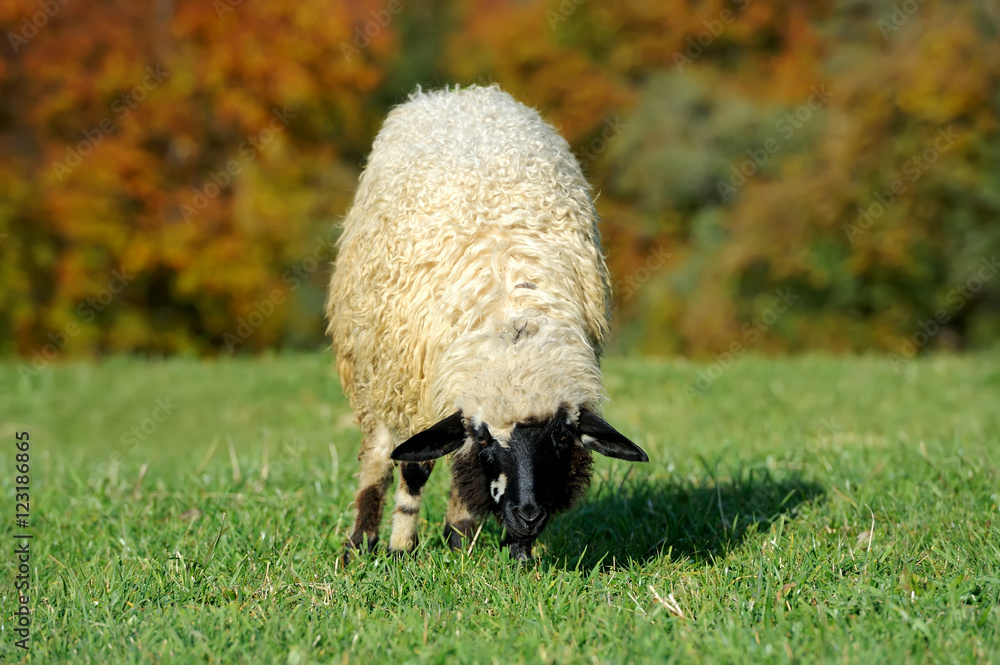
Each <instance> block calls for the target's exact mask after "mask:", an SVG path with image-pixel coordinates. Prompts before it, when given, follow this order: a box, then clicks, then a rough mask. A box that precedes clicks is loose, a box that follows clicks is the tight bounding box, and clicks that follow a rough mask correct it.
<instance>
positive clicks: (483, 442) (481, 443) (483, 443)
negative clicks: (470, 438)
mask: <svg viewBox="0 0 1000 665" xmlns="http://www.w3.org/2000/svg"><path fill="white" fill-rule="evenodd" d="M487 443H489V441H487V440H486V439H479V446H480V447H483V446H485V445H486V444H487Z"/></svg>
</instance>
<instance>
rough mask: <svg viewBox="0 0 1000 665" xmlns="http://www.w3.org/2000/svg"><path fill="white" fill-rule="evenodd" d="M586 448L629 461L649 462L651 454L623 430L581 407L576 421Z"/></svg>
mask: <svg viewBox="0 0 1000 665" xmlns="http://www.w3.org/2000/svg"><path fill="white" fill-rule="evenodd" d="M576 429H577V431H578V432H579V433H580V440H581V442H582V443H583V447H584V448H589V449H590V450H593V451H594V452H595V453H600V454H602V455H606V456H607V457H617V458H618V459H623V460H627V461H629V462H648V461H649V456H647V455H646V453H645V452H643V450H642V448H640V447H639V446H637V445H635V444H634V443H632V442H631V441H629V440H628V439H627V438H626V437H625V436H624V435H623V434H622V433H621V432H619V431H618V430H616V429H615V428H614V427H612V426H611V425H609V424H608V423H607V422H606V421H605V420H604V418H601V417H600V416H598V415H596V414H594V413H592V412H591V411H589V410H587V409H580V420H579V421H577V423H576Z"/></svg>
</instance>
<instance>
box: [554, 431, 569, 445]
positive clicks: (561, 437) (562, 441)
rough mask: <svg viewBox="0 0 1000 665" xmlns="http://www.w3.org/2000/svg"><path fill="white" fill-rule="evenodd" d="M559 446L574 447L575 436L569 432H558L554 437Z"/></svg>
mask: <svg viewBox="0 0 1000 665" xmlns="http://www.w3.org/2000/svg"><path fill="white" fill-rule="evenodd" d="M552 438H553V440H554V441H555V443H556V445H557V446H572V445H573V435H572V434H570V433H569V432H565V431H563V432H557V433H556V434H555V435H554V436H553V437H552Z"/></svg>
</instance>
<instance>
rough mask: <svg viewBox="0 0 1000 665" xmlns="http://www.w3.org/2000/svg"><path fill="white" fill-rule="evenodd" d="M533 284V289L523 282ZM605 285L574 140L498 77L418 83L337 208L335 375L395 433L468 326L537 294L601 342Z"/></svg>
mask: <svg viewBox="0 0 1000 665" xmlns="http://www.w3.org/2000/svg"><path fill="white" fill-rule="evenodd" d="M531 287H534V288H531ZM609 295H610V294H609V286H608V276H607V270H606V268H605V265H604V261H603V258H602V256H601V251H600V245H599V236H598V231H597V216H596V213H595V211H594V207H593V203H592V201H591V197H590V191H589V186H588V185H587V183H586V180H585V179H584V178H583V175H582V173H581V171H580V168H579V165H578V163H577V161H576V159H575V158H574V157H573V155H572V153H571V152H570V150H569V146H568V145H567V144H566V142H565V141H564V140H563V139H562V137H560V136H559V135H558V134H557V133H556V132H555V131H554V130H553V129H552V128H551V127H549V126H548V125H547V124H545V123H544V121H542V119H541V118H540V116H539V115H538V113H537V112H535V111H534V110H532V109H529V108H527V107H525V106H523V105H522V104H519V103H518V102H516V101H515V100H514V99H513V98H512V97H510V96H509V95H507V94H506V93H503V92H501V91H500V90H499V89H497V88H471V89H468V90H462V91H438V92H433V93H417V94H415V95H413V96H412V97H411V99H410V101H408V102H407V103H405V104H403V105H401V106H399V107H397V108H395V109H394V110H393V111H392V112H391V113H390V114H389V116H388V117H387V119H386V122H385V125H384V126H383V128H382V130H381V131H380V132H379V134H378V136H377V137H376V139H375V142H374V144H373V147H372V152H371V155H370V156H369V159H368V163H367V165H366V167H365V171H364V173H363V175H362V177H361V182H360V185H359V189H358V192H357V194H356V196H355V200H354V204H353V206H352V208H351V210H350V212H349V213H348V215H347V218H346V220H345V222H344V230H343V234H342V236H341V241H340V248H339V254H338V258H337V266H336V269H335V271H334V275H333V278H332V280H331V286H330V297H329V301H328V305H327V314H328V317H329V321H330V324H329V330H330V333H331V335H332V338H333V346H334V349H335V351H336V352H337V356H338V370H339V372H340V375H341V380H342V382H343V384H344V389H345V391H346V392H347V393H348V395H349V396H350V397H351V400H352V402H353V403H354V405H355V407H356V408H358V407H359V406H360V407H361V409H362V410H365V411H368V412H371V413H373V414H375V415H376V416H377V417H379V418H380V419H382V420H383V421H385V422H386V424H387V426H389V428H390V430H392V431H394V433H396V434H397V436H406V435H409V434H411V433H413V432H415V431H418V430H419V429H421V428H423V427H426V426H428V425H430V424H431V423H432V422H434V420H435V419H437V418H438V417H440V416H442V415H444V414H439V413H437V412H436V411H435V410H434V408H433V406H432V405H431V404H430V400H429V399H428V391H429V389H430V385H431V383H432V382H433V379H434V374H435V373H436V371H437V367H436V365H437V360H438V359H439V358H440V356H441V355H442V353H443V352H444V351H445V350H446V349H447V348H448V346H449V345H451V344H452V343H453V342H454V341H455V340H456V339H457V338H458V337H459V336H460V335H462V334H463V333H466V332H469V331H473V330H476V329H478V328H481V327H483V326H496V325H500V324H502V321H503V320H504V317H505V315H506V313H508V312H510V311H513V310H516V309H524V308H537V309H538V310H539V311H540V312H542V313H545V314H546V315H548V316H554V317H556V318H560V319H563V320H568V321H573V322H575V323H578V325H579V326H580V327H581V328H582V329H583V330H584V332H585V334H586V336H587V338H588V340H589V342H590V344H591V345H592V346H593V348H594V350H595V352H596V353H597V354H600V351H601V349H602V348H603V345H604V342H605V340H606V337H607V334H608V299H609Z"/></svg>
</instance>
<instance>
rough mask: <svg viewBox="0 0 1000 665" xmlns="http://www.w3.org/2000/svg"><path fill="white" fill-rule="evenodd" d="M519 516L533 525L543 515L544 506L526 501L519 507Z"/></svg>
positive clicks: (529, 524) (526, 522)
mask: <svg viewBox="0 0 1000 665" xmlns="http://www.w3.org/2000/svg"><path fill="white" fill-rule="evenodd" d="M517 516H518V517H519V518H521V519H522V520H524V523H525V524H527V525H528V526H531V525H533V524H534V523H535V522H537V521H538V520H539V519H541V517H542V507H541V506H539V505H538V504H536V503H525V504H522V505H520V506H518V508H517Z"/></svg>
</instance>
